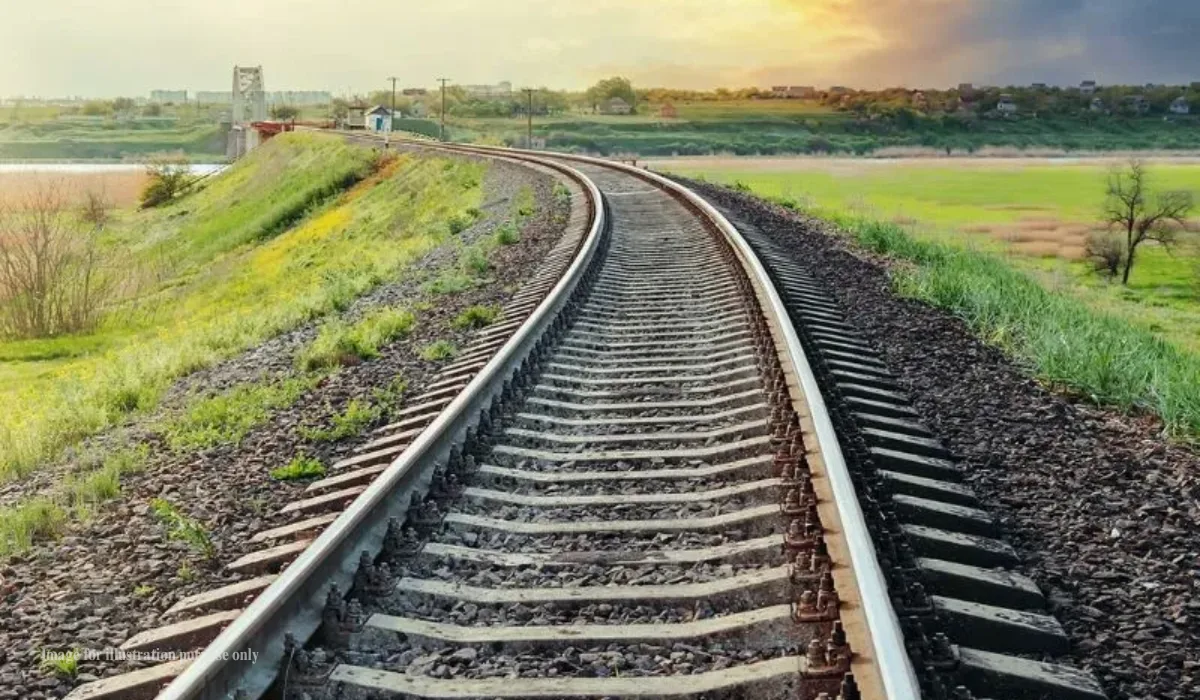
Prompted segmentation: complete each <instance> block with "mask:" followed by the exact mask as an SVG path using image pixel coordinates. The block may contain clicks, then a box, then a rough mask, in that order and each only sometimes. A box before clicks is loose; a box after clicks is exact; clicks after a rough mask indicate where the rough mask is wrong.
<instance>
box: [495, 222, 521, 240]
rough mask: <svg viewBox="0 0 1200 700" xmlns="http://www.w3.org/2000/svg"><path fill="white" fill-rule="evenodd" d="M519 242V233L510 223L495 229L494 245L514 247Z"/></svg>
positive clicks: (514, 225)
mask: <svg viewBox="0 0 1200 700" xmlns="http://www.w3.org/2000/svg"><path fill="white" fill-rule="evenodd" d="M520 242H521V232H520V231H518V230H517V227H516V224H514V223H512V222H511V221H509V222H505V223H504V224H503V225H501V226H500V227H499V228H497V229H496V243H498V244H500V245H515V244H517V243H520Z"/></svg>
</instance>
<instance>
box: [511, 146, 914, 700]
mask: <svg viewBox="0 0 1200 700" xmlns="http://www.w3.org/2000/svg"><path fill="white" fill-rule="evenodd" d="M518 152H522V153H525V152H527V151H518ZM555 157H556V158H561V159H564V160H571V161H575V162H583V163H589V164H592V165H600V166H603V167H609V168H615V169H617V170H622V171H624V172H628V173H630V174H633V175H636V176H638V177H641V178H643V179H645V180H648V181H650V182H653V183H654V184H656V185H658V186H660V187H662V188H664V189H666V190H667V191H669V192H674V193H676V194H677V195H678V196H680V197H682V198H684V199H685V200H686V201H687V202H688V203H690V204H691V205H692V206H694V207H695V208H696V209H698V210H700V212H702V213H703V215H704V216H706V217H707V218H708V219H709V220H710V221H711V222H712V223H713V225H714V226H716V228H717V229H718V230H719V231H720V232H721V233H722V234H723V235H724V236H725V238H726V240H727V241H728V242H729V244H730V245H731V246H732V247H733V249H734V251H735V252H736V253H737V255H738V257H739V258H740V259H741V261H742V264H743V266H744V267H745V268H746V274H747V275H748V276H749V277H750V279H751V280H752V281H753V282H754V284H755V285H756V286H758V287H759V289H760V291H761V292H762V294H763V295H764V296H765V298H766V301H767V304H766V308H765V309H763V310H764V312H766V313H768V314H770V316H772V317H773V318H772V321H773V326H774V327H775V328H778V329H779V330H780V331H781V333H782V335H783V338H781V339H780V340H782V341H783V345H784V348H785V350H786V355H787V359H788V361H789V362H790V363H791V365H792V367H793V368H794V369H795V371H796V375H797V378H798V379H799V381H800V387H801V390H802V392H803V394H804V398H805V400H806V402H807V403H808V407H809V410H810V413H811V418H812V421H813V426H814V429H815V432H816V438H817V442H818V445H817V447H818V449H819V450H820V453H821V455H822V458H823V461H824V466H825V470H826V472H827V473H828V477H829V481H830V485H831V488H832V490H833V493H834V502H835V505H836V507H837V510H838V516H839V519H840V520H841V524H842V528H843V536H844V537H845V540H846V543H847V545H848V547H849V551H850V558H851V564H852V565H853V568H854V575H855V578H856V580H857V583H858V588H859V594H860V597H861V600H862V604H863V613H864V615H865V617H866V619H867V625H868V628H869V632H870V635H871V641H872V645H873V649H872V651H873V652H874V656H875V662H876V664H877V669H878V673H879V676H880V681H881V682H882V683H883V686H884V692H885V693H886V694H887V698H888V700H917V699H918V698H920V697H921V690H920V684H919V683H918V681H917V674H916V671H915V670H914V669H913V666H912V661H911V660H910V659H909V656H908V652H907V650H906V648H905V645H904V633H903V630H902V629H901V628H900V620H899V618H898V617H897V616H896V611H895V610H894V609H893V608H892V602H891V596H890V595H889V594H888V588H887V580H886V578H885V577H884V574H883V567H882V566H881V565H880V563H879V559H878V557H877V556H876V552H875V545H874V543H873V541H872V539H871V533H870V530H868V528H867V521H866V518H865V516H864V515H863V511H862V508H861V506H860V505H859V502H858V495H857V492H856V490H855V488H854V483H853V481H852V480H851V477H850V470H849V468H848V467H847V466H846V459H845V456H844V455H843V454H842V448H841V444H840V443H839V442H838V439H837V433H836V432H835V430H834V427H833V421H832V420H831V419H830V417H829V410H828V408H827V406H826V405H825V400H824V398H823V397H822V395H821V389H820V385H819V384H818V383H817V378H816V374H815V373H814V372H813V369H812V365H811V364H810V363H809V361H808V355H807V354H806V353H805V352H804V347H803V346H802V345H801V343H800V338H799V336H798V335H797V334H796V329H795V327H794V326H793V325H792V322H791V319H790V316H789V315H788V312H787V308H786V306H785V305H784V303H783V299H782V298H781V297H780V296H779V292H778V291H777V290H776V289H775V285H774V283H772V281H771V278H770V276H769V275H768V274H767V270H766V268H765V267H764V266H763V264H762V261H761V260H760V259H759V258H758V255H757V254H755V252H754V250H753V249H752V248H751V247H750V244H749V243H748V242H747V241H746V239H745V237H743V236H742V234H741V232H740V231H738V230H737V227H735V226H734V225H733V224H731V223H730V222H729V220H728V219H726V218H725V216H724V215H723V214H721V212H719V211H717V209H716V208H715V207H713V206H712V205H711V204H709V203H708V202H707V201H706V200H705V199H704V198H702V197H701V196H700V195H698V194H696V193H695V192H693V191H692V190H691V189H689V188H687V187H685V186H683V185H681V184H679V183H677V182H675V181H673V180H670V179H668V178H666V177H663V176H662V175H659V174H657V173H653V172H649V171H646V170H642V169H639V168H636V167H633V166H630V165H626V164H624V163H614V162H612V161H607V160H603V159H599V158H592V157H589V156H579V155H561V156H559V155H556V156H555Z"/></svg>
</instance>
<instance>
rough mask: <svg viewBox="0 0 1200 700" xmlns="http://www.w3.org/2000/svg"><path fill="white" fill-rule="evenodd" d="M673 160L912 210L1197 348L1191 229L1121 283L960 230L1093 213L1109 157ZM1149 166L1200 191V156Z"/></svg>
mask: <svg viewBox="0 0 1200 700" xmlns="http://www.w3.org/2000/svg"><path fill="white" fill-rule="evenodd" d="M673 169H674V170H676V171H678V172H680V173H681V174H685V175H690V176H703V177H705V178H706V179H709V180H712V181H714V182H723V183H727V184H732V183H735V182H742V183H744V184H746V185H748V186H750V187H751V188H752V189H753V190H754V191H755V192H756V193H758V194H761V195H763V196H766V197H775V198H779V197H782V198H784V199H791V200H796V201H799V202H801V203H802V204H803V205H804V206H805V207H806V208H813V209H815V210H817V211H822V212H826V213H831V214H836V215H847V214H851V215H854V216H856V217H866V218H869V219H876V220H895V219H904V220H915V221H916V222H917V224H916V225H915V226H913V227H912V233H913V234H914V235H916V236H918V237H919V238H921V239H923V240H931V241H936V242H941V243H946V244H949V245H954V246H959V247H970V248H978V249H983V250H987V251H991V252H994V253H998V254H1002V255H1005V256H1007V258H1008V260H1009V261H1010V262H1011V263H1013V264H1015V265H1017V266H1018V267H1020V268H1022V269H1024V270H1027V271H1030V272H1032V273H1034V274H1035V275H1037V276H1038V277H1039V278H1040V279H1042V280H1043V282H1044V283H1045V284H1047V286H1050V287H1053V288H1055V289H1059V290H1061V291H1064V292H1067V293H1070V294H1072V295H1073V296H1075V297H1077V298H1079V299H1081V300H1082V301H1084V302H1085V303H1087V304H1088V305H1089V306H1091V307H1092V308H1096V309H1101V310H1104V311H1107V312H1110V313H1112V314H1114V315H1116V316H1119V317H1122V318H1125V319H1127V320H1129V321H1131V322H1134V323H1137V324H1140V325H1141V326H1143V327H1144V328H1146V329H1147V330H1150V331H1152V332H1155V333H1158V334H1160V335H1162V336H1163V337H1165V338H1167V339H1168V340H1170V341H1172V342H1174V343H1177V344H1179V345H1181V346H1184V347H1188V348H1191V349H1193V350H1200V279H1198V276H1200V268H1198V266H1200V251H1198V250H1197V242H1196V241H1195V240H1194V237H1193V240H1189V241H1187V242H1185V244H1184V245H1181V246H1179V247H1178V248H1176V249H1175V250H1174V251H1171V252H1168V251H1166V250H1163V249H1162V248H1158V247H1154V246H1147V247H1145V248H1144V250H1140V251H1139V253H1138V256H1139V257H1138V263H1137V266H1135V268H1134V273H1133V276H1132V278H1131V280H1130V282H1131V283H1130V286H1129V287H1128V288H1123V287H1121V286H1119V285H1112V284H1108V283H1106V282H1104V281H1103V280H1101V279H1099V278H1097V277H1096V276H1095V275H1093V274H1091V272H1090V270H1089V268H1088V266H1087V264H1086V263H1081V262H1070V261H1063V260H1057V259H1054V258H1048V257H1036V256H1027V255H1022V254H1020V253H1019V251H1017V250H1016V249H1014V248H1013V247H1012V246H1009V245H1007V244H1006V243H1005V242H1003V241H1001V240H999V239H997V238H995V237H992V236H988V235H985V234H979V233H968V232H966V231H964V230H963V229H964V228H965V227H969V226H973V227H978V226H980V225H987V224H1006V223H1012V222H1016V221H1019V220H1021V219H1023V218H1030V217H1032V218H1046V217H1053V218H1058V219H1061V220H1063V221H1066V222H1070V221H1077V222H1087V223H1090V222H1093V221H1094V220H1095V219H1096V217H1097V212H1098V209H1099V207H1100V204H1101V202H1102V199H1103V191H1104V177H1105V174H1106V169H1105V168H1104V167H1103V166H1098V165H1053V166H1012V165H1007V164H1005V163H1004V162H1003V161H998V162H996V163H995V164H992V165H972V166H962V165H959V166H953V165H943V164H937V163H932V164H931V163H925V162H922V163H916V164H913V163H906V164H891V163H873V162H847V161H842V162H838V161H832V162H831V161H815V162H814V164H805V163H798V164H797V166H796V169H794V170H791V171H787V172H761V171H758V172H756V171H752V170H746V169H737V168H736V167H734V168H720V169H712V168H709V169H703V170H691V169H688V168H686V167H679V166H673ZM1151 172H1152V177H1153V178H1154V186H1155V187H1157V188H1163V189H1184V190H1190V191H1193V192H1198V193H1200V166H1196V165H1153V166H1151Z"/></svg>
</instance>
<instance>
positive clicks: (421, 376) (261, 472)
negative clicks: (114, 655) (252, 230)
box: [0, 163, 570, 700]
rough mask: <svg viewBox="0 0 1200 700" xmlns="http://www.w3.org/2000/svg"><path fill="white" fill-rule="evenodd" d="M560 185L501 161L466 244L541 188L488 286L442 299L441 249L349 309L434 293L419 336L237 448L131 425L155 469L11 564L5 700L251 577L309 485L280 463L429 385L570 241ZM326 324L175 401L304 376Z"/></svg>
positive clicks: (217, 370)
mask: <svg viewBox="0 0 1200 700" xmlns="http://www.w3.org/2000/svg"><path fill="white" fill-rule="evenodd" d="M553 185H554V180H553V179H552V178H551V177H549V176H547V175H544V174H540V173H535V172H534V171H531V170H529V169H526V168H523V167H519V166H516V165H513V164H509V163H493V164H492V167H491V168H490V169H489V171H488V173H487V175H486V177H485V179H484V183H483V186H484V202H483V204H482V206H481V209H482V210H483V211H484V213H485V217H484V218H483V219H481V220H480V221H479V222H478V223H476V224H475V225H474V226H473V227H472V228H470V229H468V230H467V231H464V232H463V233H462V234H460V237H461V238H463V239H464V242H466V243H469V242H471V241H472V240H474V239H478V238H480V237H482V236H487V235H491V234H492V232H493V231H494V229H495V228H496V227H497V226H498V225H500V224H501V223H503V222H504V221H505V220H506V219H507V218H508V217H509V216H510V214H511V210H512V207H513V201H514V197H515V196H516V195H517V193H518V192H519V190H520V189H521V188H522V187H525V186H529V187H532V188H533V191H534V194H535V200H536V202H537V211H536V213H535V214H534V215H533V216H532V217H530V218H529V219H527V220H526V222H525V223H524V224H523V226H522V228H521V240H520V242H519V243H517V244H515V245H512V246H505V247H501V248H499V249H497V251H496V252H495V253H494V255H493V257H492V258H491V262H492V271H491V272H490V273H489V275H490V281H489V283H488V284H486V285H483V286H480V287H477V288H474V289H471V290H468V291H464V292H460V293H457V294H452V295H447V296H440V297H431V296H430V295H429V293H428V292H426V291H425V290H424V289H423V287H422V284H423V283H424V282H425V281H426V280H428V279H430V278H432V277H433V276H434V275H435V274H436V272H437V271H438V270H439V269H442V268H444V267H446V266H448V265H453V264H455V261H456V257H455V256H456V253H455V250H454V249H453V248H452V247H451V246H449V245H446V246H443V247H441V248H438V249H436V250H434V251H432V252H431V253H430V254H428V255H427V256H426V257H425V258H423V259H422V260H420V261H418V262H416V263H415V264H414V265H413V266H412V267H410V268H409V269H408V270H406V271H405V273H404V278H403V279H402V280H399V281H393V282H390V283H385V284H384V285H382V286H380V287H379V288H377V289H376V290H375V291H374V292H372V293H371V294H369V295H367V296H365V297H363V298H361V299H360V300H358V302H356V303H355V304H354V305H353V307H352V308H351V309H349V310H348V311H347V312H346V314H345V317H346V318H348V319H353V318H354V317H356V316H357V315H359V314H361V313H362V312H364V311H366V310H368V309H370V308H373V307H377V306H383V305H402V306H409V307H411V306H413V305H415V304H418V303H419V302H428V303H429V307H428V308H425V307H420V308H423V309H424V310H420V309H419V310H418V311H417V326H416V329H415V330H414V332H413V333H412V335H411V336H409V337H407V338H405V339H403V340H400V341H397V342H395V343H392V344H390V345H388V346H387V347H386V348H384V349H383V351H382V356H381V357H379V358H376V359H374V360H371V361H368V362H363V363H361V364H358V365H355V366H351V367H346V368H343V369H342V370H340V371H339V372H337V373H335V374H333V375H331V376H329V377H327V378H325V379H324V380H322V381H321V383H320V384H319V385H318V386H316V388H314V389H312V390H310V391H308V392H306V393H305V394H304V395H303V396H302V397H301V398H300V400H299V401H297V402H296V403H295V404H294V405H292V406H291V407H288V408H286V409H282V410H279V411H277V412H276V413H275V414H274V415H273V416H272V418H271V419H270V420H269V421H268V422H267V423H266V424H264V425H262V426H260V427H259V428H257V429H255V430H253V431H252V432H251V433H250V434H249V435H248V436H247V437H246V438H244V439H243V440H242V441H241V442H240V443H239V444H237V445H229V446H222V447H217V448H213V449H210V450H207V451H203V452H192V453H182V454H181V453H172V452H171V451H170V450H169V449H168V448H167V447H166V446H165V444H164V443H163V440H162V438H161V437H160V436H159V435H157V434H156V433H155V432H154V427H153V426H154V422H155V419H156V418H158V417H159V416H160V415H161V411H160V412H159V413H158V414H156V415H154V416H149V417H147V418H146V419H145V420H143V421H139V423H138V424H137V425H134V426H131V427H126V428H125V429H124V435H125V437H127V438H129V437H132V438H133V439H138V440H144V441H146V442H148V443H149V444H150V445H151V455H152V456H151V459H150V463H149V465H148V467H147V469H146V470H145V471H144V472H142V473H140V474H136V475H131V476H128V477H126V478H125V479H123V483H122V493H121V495H120V497H119V498H118V499H117V500H115V501H112V502H109V503H107V504H105V505H104V506H103V507H102V508H101V509H100V510H99V512H98V513H97V514H96V515H95V517H94V518H93V519H91V520H90V521H88V522H86V523H84V524H81V525H76V526H73V527H71V529H70V530H69V531H68V532H67V533H66V534H65V536H63V537H62V538H60V539H59V540H57V541H54V542H47V543H43V544H41V545H39V546H37V547H35V548H34V550H33V551H31V552H29V553H28V554H26V555H23V556H21V557H18V558H16V559H14V560H11V561H9V562H8V563H6V564H3V565H0V699H4V700H9V699H12V700H16V699H17V698H21V699H31V700H37V699H41V698H61V697H63V696H64V695H66V694H67V693H68V692H69V691H70V690H71V688H72V687H74V686H76V685H80V684H82V683H85V682H88V681H92V680H96V679H97V678H99V677H104V676H108V675H113V674H115V673H119V672H124V671H129V670H133V669H134V668H138V667H141V666H148V665H152V663H151V662H140V661H139V662H134V661H129V660H125V661H117V660H109V659H106V658H104V657H101V658H99V659H95V660H83V661H80V663H79V667H78V670H79V674H78V675H77V676H76V677H75V678H74V679H64V678H59V677H56V676H55V675H53V674H52V673H50V672H49V671H48V670H46V669H44V668H41V667H40V666H41V663H40V658H41V653H42V651H43V650H50V651H56V652H57V651H65V650H68V649H71V648H73V647H77V648H79V649H81V650H97V649H98V650H103V649H106V648H116V647H118V646H119V645H120V644H121V643H122V642H124V641H125V640H126V639H127V638H128V637H129V636H131V635H133V634H135V633H137V632H139V631H141V630H143V629H147V628H150V627H156V626H158V625H160V624H162V620H161V615H162V613H163V612H164V611H165V610H166V609H167V608H169V607H170V606H171V605H172V604H174V603H175V602H176V601H178V600H180V599H181V598H184V597H186V596H189V595H192V594H195V593H199V592H202V591H205V590H209V589H212V588H216V587H218V586H220V585H224V584H227V583H230V582H232V581H234V580H237V579H238V578H240V577H237V576H231V575H230V574H229V573H228V572H226V571H224V569H223V566H224V564H226V563H228V562H230V561H233V560H234V559H236V558H238V557H240V556H242V555H243V554H246V553H248V552H250V551H253V550H254V549H256V548H257V547H256V546H255V545H250V544H249V543H248V542H247V540H248V539H249V537H250V535H252V534H253V533H255V532H258V531H260V530H263V529H266V528H270V527H274V526H278V525H281V524H284V523H285V522H286V521H287V518H281V517H279V516H278V511H279V509H280V508H281V507H282V506H283V505H284V504H286V503H288V502H290V501H292V500H295V499H296V497H297V496H298V494H300V493H301V492H302V491H303V489H304V487H305V485H306V482H280V481H276V480H274V479H271V478H270V477H269V475H268V473H269V471H270V470H271V469H273V468H275V467H278V466H281V465H283V464H286V463H287V462H288V461H289V460H290V459H291V458H292V457H293V456H294V455H296V454H298V453H301V452H303V453H305V454H307V455H309V456H313V457H316V458H318V459H320V460H321V461H322V462H323V463H325V464H329V463H331V462H333V461H336V459H338V458H341V457H344V456H346V455H348V454H349V453H350V452H351V450H352V448H353V447H354V446H355V445H356V444H360V443H362V442H365V441H366V440H368V439H369V437H367V436H362V437H356V438H349V439H346V440H342V441H341V442H338V443H311V442H306V441H305V440H303V439H302V438H301V437H300V436H299V435H298V434H297V432H298V431H297V428H298V427H299V426H302V425H303V426H328V425H329V419H330V417H331V416H333V415H335V414H337V413H340V412H341V411H343V410H344V409H345V406H346V405H347V404H348V403H349V401H350V400H352V399H354V398H368V399H369V398H370V397H371V395H372V392H373V391H374V390H376V389H384V388H386V387H388V386H390V385H391V384H392V382H393V381H394V380H395V379H396V378H398V377H400V378H403V380H404V381H405V382H406V384H407V390H406V392H405V394H406V395H407V396H415V395H417V394H419V393H420V391H421V389H422V386H423V385H426V384H428V380H429V379H430V378H431V377H432V376H433V375H434V374H435V373H436V372H437V369H438V363H435V362H429V361H426V360H423V359H421V358H420V356H419V354H418V353H419V350H420V349H421V348H422V347H424V346H425V345H427V344H429V343H431V342H433V341H435V340H451V341H453V342H455V343H456V344H457V345H459V347H461V346H463V345H464V344H465V340H466V338H467V337H468V336H469V334H470V332H469V331H459V330H454V329H453V328H452V327H451V325H450V321H451V320H452V319H453V318H454V317H455V316H456V315H457V314H458V313H459V312H460V311H461V310H462V309H464V308H466V307H468V306H471V305H475V304H495V305H500V304H503V303H504V302H505V301H507V299H508V298H509V297H510V296H511V295H512V294H513V293H514V292H515V290H516V289H517V288H518V287H519V285H520V284H521V283H522V282H523V281H524V280H526V279H528V278H529V277H531V276H532V275H533V274H534V273H535V272H536V269H537V266H538V264H539V262H540V261H541V260H542V258H543V257H544V256H545V255H546V253H547V252H548V251H549V250H550V248H552V247H553V245H554V244H555V243H556V242H557V241H558V239H559V237H560V236H561V234H562V233H563V231H564V230H565V222H566V221H567V218H568V215H569V210H570V205H569V203H564V202H561V201H558V200H557V199H556V198H555V196H554V193H553V189H552V188H553ZM316 332H317V324H315V323H314V324H311V325H309V326H306V327H303V328H298V329H296V330H294V331H292V332H290V333H287V334H284V335H282V336H279V337H277V338H275V339H273V340H271V341H269V342H267V343H265V344H263V345H262V346H259V347H257V348H254V349H253V350H250V351H248V352H245V353H243V354H241V355H239V356H237V357H235V358H232V359H230V360H228V361H226V362H223V363H221V364H219V365H218V366H216V367H213V368H210V369H208V370H205V371H202V372H200V373H197V374H195V375H192V376H191V377H188V378H186V379H185V380H183V381H181V382H180V383H179V384H178V385H177V386H176V387H175V388H174V390H173V391H172V393H171V395H170V396H168V399H167V400H166V401H165V402H164V409H163V410H170V409H171V408H172V407H175V406H178V405H179V404H180V403H181V402H182V401H184V400H185V399H186V397H187V396H188V395H189V392H191V391H193V390H195V389H200V388H203V389H207V390H220V389H222V388H226V387H229V386H233V385H236V384H239V383H243V382H248V381H255V380H258V379H262V378H264V377H278V376H285V375H288V374H292V373H294V362H293V358H294V355H295V351H296V350H297V349H298V348H300V347H301V346H303V345H304V344H305V343H307V342H308V341H310V340H311V339H312V338H313V337H315V335H316ZM380 422H383V421H380ZM107 437H109V438H110V439H111V437H112V436H107ZM104 439H105V438H104V437H102V438H100V442H103V440H104ZM60 466H64V467H65V466H68V465H60ZM53 472H54V469H53V468H50V469H48V470H47V471H46V473H53ZM25 486H26V488H33V486H34V485H33V484H30V483H27V484H26V485H25ZM156 497H162V498H166V499H168V500H169V501H171V502H172V503H174V504H176V505H177V506H179V507H180V509H181V510H182V511H184V512H185V513H186V514H187V515H188V516H190V517H193V518H195V519H196V520H198V521H200V522H201V523H202V524H203V525H204V527H205V528H206V529H207V530H208V532H209V534H210V536H211V539H212V542H213V544H214V545H215V549H216V554H215V556H213V557H212V558H211V559H205V558H204V557H203V556H201V555H200V554H198V553H197V552H196V551H194V550H193V549H189V547H188V546H187V545H186V544H185V543H183V542H180V541H174V540H170V539H168V537H167V536H166V533H165V531H164V528H163V526H162V524H161V523H160V522H159V521H158V519H157V518H156V517H155V516H154V515H153V513H151V512H150V507H149V501H150V500H151V499H153V498H156Z"/></svg>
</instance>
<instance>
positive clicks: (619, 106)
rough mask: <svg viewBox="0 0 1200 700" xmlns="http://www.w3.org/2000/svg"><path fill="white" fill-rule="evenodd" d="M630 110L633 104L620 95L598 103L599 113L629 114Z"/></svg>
mask: <svg viewBox="0 0 1200 700" xmlns="http://www.w3.org/2000/svg"><path fill="white" fill-rule="evenodd" d="M632 111H633V105H631V104H629V103H628V102H626V101H625V100H623V99H621V98H620V97H614V98H612V99H608V100H605V101H603V102H601V103H600V113H601V114H629V113H630V112H632Z"/></svg>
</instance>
